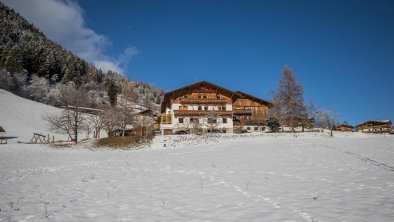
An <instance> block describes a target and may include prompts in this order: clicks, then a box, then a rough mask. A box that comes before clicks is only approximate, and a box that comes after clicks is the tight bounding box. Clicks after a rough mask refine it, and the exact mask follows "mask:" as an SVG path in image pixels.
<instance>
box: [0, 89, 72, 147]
mask: <svg viewBox="0 0 394 222" xmlns="http://www.w3.org/2000/svg"><path fill="white" fill-rule="evenodd" d="M57 111H59V109H58V108H56V107H53V106H48V105H45V104H42V103H39V102H35V101H31V100H28V99H24V98H22V97H19V96H17V95H15V94H13V93H10V92H7V91H5V90H2V89H0V126H2V127H3V128H4V129H5V130H6V136H9V137H17V138H16V139H12V140H9V141H10V142H11V143H14V142H16V141H17V140H19V141H29V140H30V139H31V137H32V136H33V133H41V134H44V135H47V134H48V133H50V134H51V135H55V139H66V137H65V136H64V135H58V134H53V133H52V132H49V130H48V125H47V123H46V121H45V120H43V119H42V116H43V115H45V114H46V113H52V112H57Z"/></svg>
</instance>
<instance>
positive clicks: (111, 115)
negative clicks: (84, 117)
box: [100, 105, 120, 137]
mask: <svg viewBox="0 0 394 222" xmlns="http://www.w3.org/2000/svg"><path fill="white" fill-rule="evenodd" d="M102 109H103V112H102V113H101V115H100V118H101V121H102V124H103V128H104V129H105V130H106V131H107V134H108V137H113V136H114V135H113V131H114V130H115V129H116V128H117V127H119V125H120V124H119V117H118V116H117V115H118V113H117V110H116V108H114V107H112V106H109V105H107V106H103V107H102Z"/></svg>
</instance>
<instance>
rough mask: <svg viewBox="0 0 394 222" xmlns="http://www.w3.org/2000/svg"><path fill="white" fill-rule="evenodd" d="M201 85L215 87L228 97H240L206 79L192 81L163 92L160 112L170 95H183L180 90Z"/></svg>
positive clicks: (191, 88) (163, 109)
mask: <svg viewBox="0 0 394 222" xmlns="http://www.w3.org/2000/svg"><path fill="white" fill-rule="evenodd" d="M202 86H208V87H210V88H215V89H217V90H220V91H221V92H222V93H223V94H225V95H226V94H227V95H228V96H229V97H234V96H235V97H240V95H239V94H238V93H236V92H234V91H232V90H230V89H226V88H224V87H221V86H218V85H216V84H214V83H211V82H208V81H206V80H203V81H199V82H195V83H192V84H190V85H186V86H183V87H181V88H178V89H174V90H171V91H168V92H166V93H165V94H164V99H163V102H162V103H161V111H162V112H164V111H165V106H166V101H168V100H169V99H170V98H171V97H173V98H174V97H178V96H181V95H183V94H182V91H184V90H188V91H189V90H193V89H197V88H199V87H202Z"/></svg>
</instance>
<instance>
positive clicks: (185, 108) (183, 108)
mask: <svg viewBox="0 0 394 222" xmlns="http://www.w3.org/2000/svg"><path fill="white" fill-rule="evenodd" d="M179 110H188V107H187V106H180V107H179Z"/></svg>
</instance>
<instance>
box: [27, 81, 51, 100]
mask: <svg viewBox="0 0 394 222" xmlns="http://www.w3.org/2000/svg"><path fill="white" fill-rule="evenodd" d="M27 90H28V91H29V94H30V97H31V98H32V99H34V100H36V101H39V102H45V100H46V97H47V94H48V92H49V84H48V80H47V79H46V78H44V77H38V76H36V75H33V77H32V79H31V80H30V85H29V86H27Z"/></svg>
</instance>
